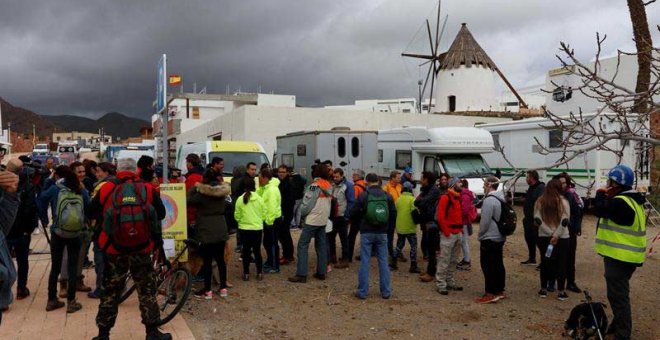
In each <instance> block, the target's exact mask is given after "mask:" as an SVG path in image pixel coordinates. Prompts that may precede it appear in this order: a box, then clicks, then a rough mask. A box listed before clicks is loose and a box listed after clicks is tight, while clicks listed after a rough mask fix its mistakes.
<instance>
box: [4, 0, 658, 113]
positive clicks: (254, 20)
mask: <svg viewBox="0 0 660 340" xmlns="http://www.w3.org/2000/svg"><path fill="white" fill-rule="evenodd" d="M436 6H437V2H436V1H435V0H388V1H384V0H332V1H328V0H297V1H293V0H286V1H285V0H278V1H273V0H259V1H257V0H243V1H211V0H205V1H201V0H186V1H170V0H167V1H166V0H148V1H147V0H140V1H134V0H114V1H107V0H57V1H52V0H42V1H36V0H35V1H33V0H25V1H19V0H4V1H3V3H2V10H0V97H3V98H5V99H6V100H8V101H10V102H11V103H13V104H14V105H18V106H22V107H25V108H28V109H31V110H33V111H35V112H37V113H41V114H77V115H86V116H90V117H97V116H99V115H101V114H103V113H105V112H110V111H119V112H124V113H127V114H129V115H132V116H138V117H143V118H145V119H147V118H148V117H149V115H150V112H151V103H152V101H153V99H154V96H155V83H156V64H157V61H158V59H159V57H160V55H161V54H163V53H167V55H168V59H169V61H168V63H169V73H170V74H173V73H176V74H181V75H182V76H183V79H184V83H185V89H186V90H187V91H191V90H192V84H193V82H196V83H197V85H198V89H199V88H201V87H203V86H206V87H207V90H208V93H225V91H226V89H227V86H229V87H230V89H231V91H232V92H233V91H236V90H237V89H238V88H239V87H240V89H241V90H243V91H252V92H254V91H257V90H258V89H261V90H262V91H263V92H271V91H273V92H274V93H279V94H293V95H296V96H297V101H298V104H301V105H310V106H323V105H339V104H349V103H352V102H353V101H354V100H355V99H368V98H400V97H414V96H416V93H417V85H416V83H417V80H418V78H419V75H420V70H419V69H418V67H417V64H418V63H419V62H418V61H417V60H411V59H404V58H402V57H401V56H400V54H401V52H403V51H404V50H405V51H407V52H413V53H414V52H420V53H426V52H428V49H429V47H428V42H427V40H426V39H427V38H426V36H425V35H423V34H425V32H424V31H421V32H419V29H420V27H421V26H422V24H423V23H424V20H425V19H426V18H432V20H433V21H434V20H435V18H434V17H435V7H436ZM659 6H660V5H657V4H653V5H651V7H650V8H647V13H648V19H649V20H648V21H649V24H650V26H651V28H652V29H651V32H652V34H653V39H654V42H655V45H657V43H658V40H659V39H660V36H659V35H658V32H657V30H655V29H654V27H655V25H656V24H658V23H659V22H660V20H659V19H660V10H658V8H660V7H659ZM442 12H443V16H444V15H445V14H448V15H449V20H448V24H447V29H446V32H445V34H444V36H443V38H442V44H441V46H442V48H443V49H446V48H447V47H448V46H449V44H450V43H451V41H452V40H453V38H454V37H455V35H456V33H457V32H458V29H459V28H460V23H462V22H466V23H467V24H468V27H469V29H470V31H471V32H472V34H473V35H474V36H475V38H476V39H477V41H478V42H479V43H480V44H481V46H482V47H483V48H484V49H485V50H486V52H487V53H488V54H489V55H490V57H491V58H492V59H493V60H494V61H495V62H496V63H497V64H498V66H499V67H500V69H502V70H503V72H504V73H505V74H506V75H507V77H508V78H509V80H510V81H511V82H512V83H513V84H514V86H516V87H524V86H529V85H537V84H541V83H542V82H543V79H544V74H545V72H546V71H547V70H548V69H549V68H553V67H557V66H558V62H557V60H556V59H555V57H554V55H555V54H556V53H557V51H558V46H559V41H566V42H570V43H571V45H572V46H573V47H574V48H575V50H576V52H577V53H578V56H580V57H581V58H584V59H589V58H591V57H592V56H593V52H594V49H595V35H596V32H597V31H598V32H601V33H606V34H607V36H608V39H607V42H606V45H605V49H604V54H610V55H611V54H613V53H614V52H615V51H616V49H617V48H618V49H623V50H629V51H631V50H633V49H634V44H633V42H632V29H631V24H630V16H629V13H628V10H627V7H626V2H625V1H623V0H588V1H587V0H580V1H575V0H572V1H565V0H561V1H560V0H555V1H540V0H532V1H530V0H469V1H466V0H462V1H459V0H451V1H450V0H445V1H443V7H442ZM433 21H432V22H433ZM418 32H419V33H418ZM176 91H178V88H177V89H176Z"/></svg>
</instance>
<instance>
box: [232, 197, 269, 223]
mask: <svg viewBox="0 0 660 340" xmlns="http://www.w3.org/2000/svg"><path fill="white" fill-rule="evenodd" d="M243 196H245V194H243V195H241V196H239V197H238V199H237V200H236V206H235V208H234V218H235V219H236V222H238V229H241V230H263V229H264V210H265V206H264V200H263V199H262V198H261V196H259V194H257V193H256V192H252V193H251V194H250V199H249V200H248V203H247V204H245V203H243Z"/></svg>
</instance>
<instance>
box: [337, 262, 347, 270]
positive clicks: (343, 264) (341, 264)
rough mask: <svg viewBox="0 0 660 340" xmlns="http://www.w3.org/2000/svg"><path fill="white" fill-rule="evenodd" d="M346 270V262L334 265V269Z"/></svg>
mask: <svg viewBox="0 0 660 340" xmlns="http://www.w3.org/2000/svg"><path fill="white" fill-rule="evenodd" d="M346 268H348V262H347V261H341V262H339V263H337V264H336V265H335V269H346Z"/></svg>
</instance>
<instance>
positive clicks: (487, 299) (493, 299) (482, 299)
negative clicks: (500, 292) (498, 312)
mask: <svg viewBox="0 0 660 340" xmlns="http://www.w3.org/2000/svg"><path fill="white" fill-rule="evenodd" d="M499 299H500V298H499V297H498V296H497V295H491V294H486V295H484V296H482V297H480V298H477V299H476V300H475V301H476V302H477V303H483V304H486V303H494V302H497V301H498V300H499Z"/></svg>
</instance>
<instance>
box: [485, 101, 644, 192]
mask: <svg viewBox="0 0 660 340" xmlns="http://www.w3.org/2000/svg"><path fill="white" fill-rule="evenodd" d="M594 117H595V114H584V115H583V118H584V119H585V120H588V119H592V118H594ZM595 119H597V120H598V122H597V123H596V124H600V126H602V128H603V129H604V130H605V131H618V130H620V126H619V123H618V122H617V121H616V120H614V119H610V118H608V116H606V115H601V116H599V117H596V118H595ZM634 119H635V117H632V116H631V117H630V124H635V123H634ZM479 127H480V128H482V129H485V130H488V131H490V133H491V134H492V135H493V140H494V143H495V145H496V146H497V147H499V146H502V147H503V148H504V154H505V155H506V158H507V159H508V160H509V161H510V162H511V163H512V164H513V165H515V166H516V168H518V169H519V170H526V169H534V168H541V167H546V166H550V165H552V164H554V163H556V162H557V161H558V160H559V159H560V158H561V156H562V155H561V154H556V153H555V154H548V155H543V154H541V153H540V151H541V149H540V147H539V146H538V145H537V143H536V141H535V140H534V137H536V138H537V139H538V140H539V142H541V144H542V145H543V146H546V147H548V148H550V150H552V149H555V150H557V151H561V148H560V144H561V142H562V140H563V139H564V134H563V132H562V131H561V130H559V129H552V128H553V127H554V125H553V123H552V122H551V121H550V119H548V118H530V119H523V120H518V121H512V122H505V123H492V124H483V125H479ZM587 146H588V145H586V146H585V147H587ZM606 146H608V147H610V148H613V149H615V150H616V149H621V147H623V146H625V149H624V151H623V157H622V159H618V157H617V156H616V155H615V154H614V153H612V152H609V151H605V150H593V151H590V152H588V153H586V154H584V155H581V156H578V157H577V158H575V159H573V160H571V161H570V162H569V163H568V164H566V165H562V166H560V167H556V168H552V169H549V170H542V171H539V177H540V178H541V180H542V181H548V180H550V179H551V178H552V177H553V176H555V175H557V174H559V173H561V172H564V171H566V172H567V173H568V174H569V175H570V176H571V177H572V178H573V179H574V180H575V181H576V183H577V186H576V190H577V192H578V193H579V194H580V195H581V196H582V197H584V198H590V197H594V196H595V190H596V189H598V188H599V187H602V186H604V185H605V184H606V182H607V173H608V172H609V170H610V169H611V168H613V167H614V166H616V165H617V164H618V163H619V161H620V162H621V164H626V165H628V166H630V167H631V168H633V169H635V175H636V176H635V178H636V179H637V187H638V188H640V187H643V188H645V187H648V186H649V176H650V168H649V166H650V165H649V157H650V155H649V152H648V151H647V150H648V148H645V146H644V145H643V144H642V143H641V142H636V141H621V140H613V141H610V142H608V143H607V144H606ZM484 158H485V159H486V161H488V164H490V165H491V167H492V169H493V171H496V170H499V171H501V173H502V178H503V179H506V178H507V177H509V178H510V177H511V176H513V175H514V172H513V168H512V167H511V165H510V164H509V163H507V162H506V160H505V159H504V157H503V156H502V155H501V154H500V153H499V152H493V153H489V154H485V155H484ZM592 182H593V183H594V185H593V187H592V189H591V190H588V188H589V187H590V184H591V183H592ZM527 187H528V186H527V183H526V182H525V178H524V176H523V177H522V178H521V179H519V180H518V181H517V182H516V184H515V186H514V192H515V193H516V194H524V193H525V192H526V191H527Z"/></svg>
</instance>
